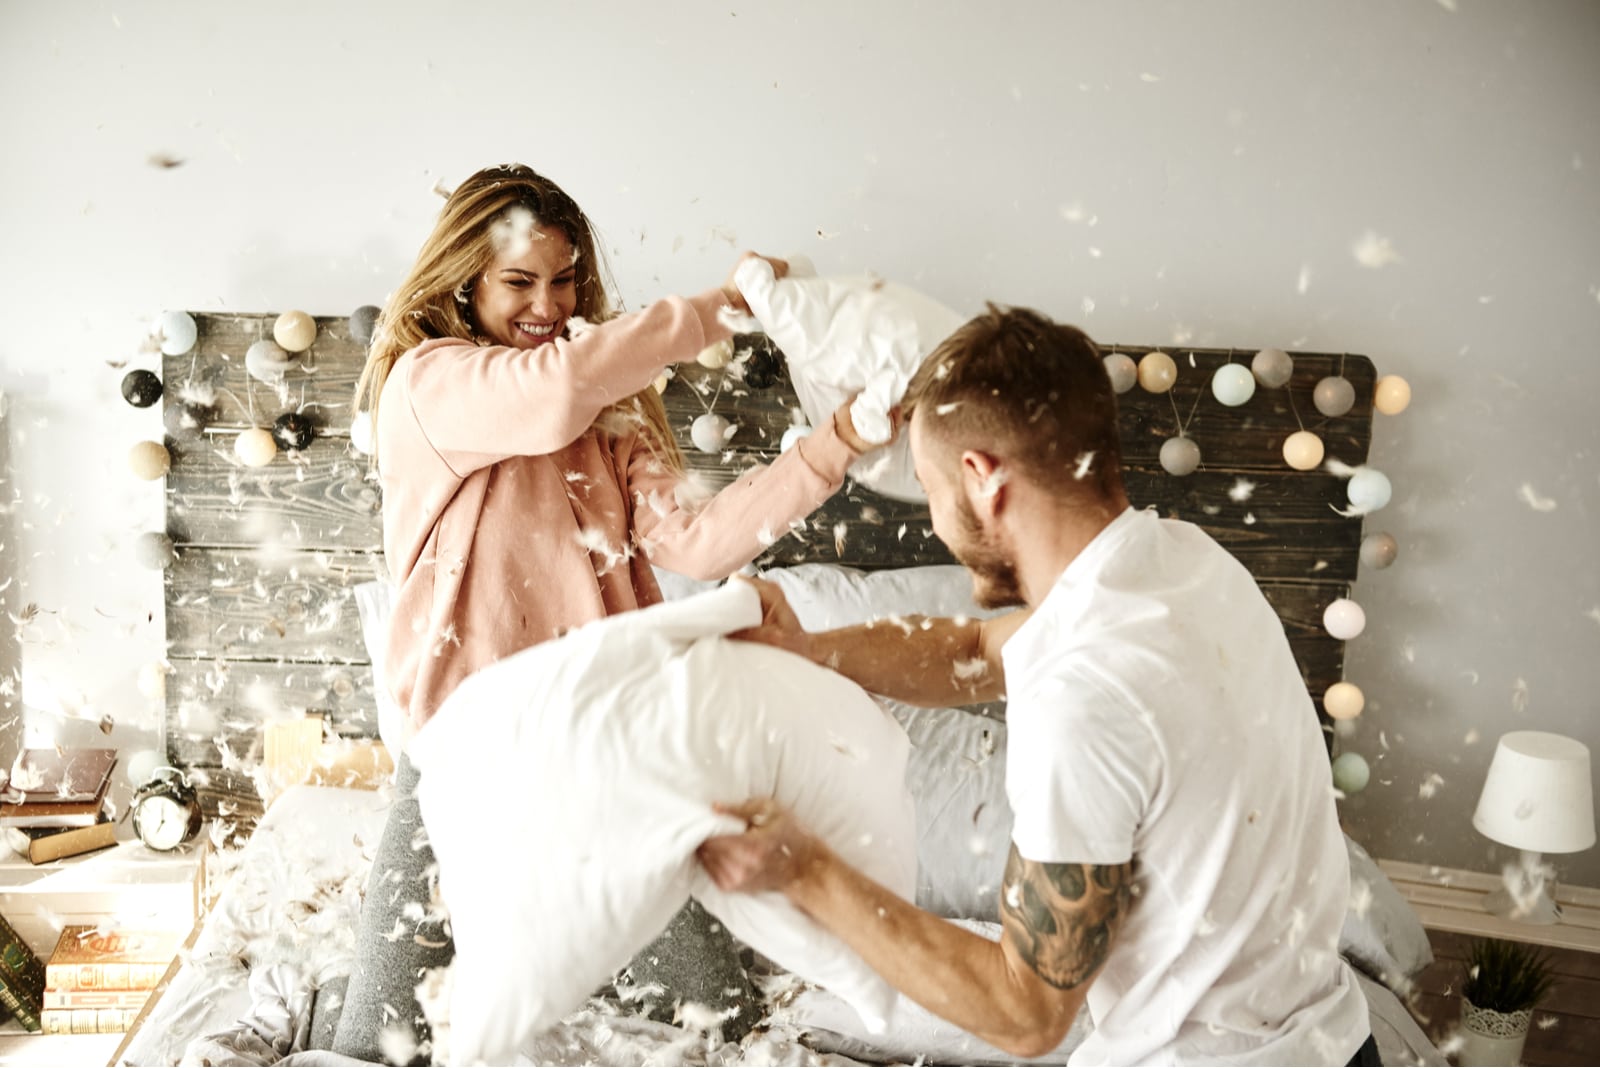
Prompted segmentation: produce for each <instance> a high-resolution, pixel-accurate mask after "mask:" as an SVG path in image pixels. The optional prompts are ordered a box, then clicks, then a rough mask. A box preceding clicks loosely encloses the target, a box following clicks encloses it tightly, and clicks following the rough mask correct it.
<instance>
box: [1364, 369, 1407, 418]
mask: <svg viewBox="0 0 1600 1068" xmlns="http://www.w3.org/2000/svg"><path fill="white" fill-rule="evenodd" d="M1410 404H1411V384H1410V383H1409V382H1407V381H1406V380H1405V379H1403V378H1401V377H1400V376H1399V375H1384V376H1383V377H1382V378H1380V379H1378V384H1377V385H1376V386H1375V387H1374V388H1373V391H1372V406H1373V407H1374V408H1376V409H1378V411H1380V412H1382V413H1383V414H1384V415H1399V414H1400V413H1401V412H1403V411H1405V410H1406V408H1407V407H1409V406H1410Z"/></svg>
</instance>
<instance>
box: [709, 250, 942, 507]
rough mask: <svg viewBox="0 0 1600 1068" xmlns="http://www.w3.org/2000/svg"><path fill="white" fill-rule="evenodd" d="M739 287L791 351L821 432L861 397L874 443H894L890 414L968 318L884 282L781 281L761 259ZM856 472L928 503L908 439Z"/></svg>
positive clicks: (881, 487) (800, 277) (797, 269)
mask: <svg viewBox="0 0 1600 1068" xmlns="http://www.w3.org/2000/svg"><path fill="white" fill-rule="evenodd" d="M734 283H735V284H736V285H737V286H738V287H739V291H740V292H741V293H742V294H744V299H745V302H746V303H747V304H749V305H750V312H751V315H753V316H754V317H755V319H756V321H757V322H758V323H760V325H761V328H762V329H763V330H764V331H765V332H766V334H767V336H768V337H770V338H771V339H772V340H773V341H775V342H776V343H777V345H778V348H780V349H782V350H783V355H784V359H785V361H786V362H787V363H788V365H789V379H790V381H791V382H793V383H794V391H795V395H796V396H797V397H798V398H799V400H800V407H801V408H802V409H804V410H805V413H806V416H807V417H808V418H809V419H810V420H811V424H812V425H813V426H821V425H822V422H823V420H825V419H828V418H829V417H831V415H832V414H833V411H834V409H835V408H837V407H839V405H841V404H843V403H844V402H845V401H846V400H849V398H850V396H851V394H853V393H859V394H860V396H858V397H857V398H856V401H855V403H854V404H853V405H852V406H851V408H850V420H851V422H852V423H854V424H855V428H856V432H857V433H859V434H860V435H861V436H862V437H863V438H864V439H865V440H867V441H874V442H882V441H888V440H889V434H890V430H891V428H890V423H889V409H890V408H892V407H894V406H895V405H896V404H899V403H900V399H901V397H903V396H904V395H905V391H906V385H907V384H908V383H909V382H910V381H911V376H912V375H913V374H915V373H916V371H917V368H918V367H920V366H921V365H922V360H923V358H924V357H925V356H927V355H928V353H929V352H931V351H933V348H934V347H935V346H936V345H938V344H939V342H941V341H943V340H944V339H945V338H946V337H947V336H949V335H950V334H951V333H952V332H953V331H954V330H955V329H956V327H958V326H960V325H961V323H962V321H963V320H962V318H961V316H960V315H958V314H956V313H955V312H953V311H951V310H950V309H949V308H947V307H945V306H944V305H942V304H940V303H939V302H938V301H936V300H933V299H932V298H930V297H927V296H925V295H923V294H921V293H918V292H917V291H916V290H913V289H908V288H907V287H905V286H901V285H896V284H894V283H893V282H885V281H883V280H882V279H877V278H871V277H867V276H861V277H832V278H817V277H808V276H806V272H805V271H804V270H803V269H801V265H799V264H794V263H791V265H790V273H789V275H788V276H787V277H785V278H777V277H775V276H774V274H773V271H772V265H771V264H770V263H768V262H767V261H766V260H763V259H760V258H758V257H754V256H752V257H751V258H749V259H747V260H745V261H744V262H743V263H741V264H740V265H739V268H738V271H737V272H736V273H735V275H734ZM850 473H851V474H852V475H854V476H855V477H856V479H857V480H858V481H860V482H862V483H863V484H865V485H867V486H870V487H872V488H873V489H875V490H877V491H878V492H879V493H882V494H884V495H885V496H888V497H897V498H899V499H900V500H903V501H925V500H927V499H928V497H927V494H926V493H925V492H924V491H923V489H922V486H921V484H920V483H918V482H917V477H916V472H915V470H914V469H913V467H912V463H911V444H910V442H909V440H908V436H907V435H905V434H902V435H900V437H899V439H898V440H897V441H895V443H894V444H893V445H891V446H889V447H888V448H886V449H880V450H878V451H876V452H873V453H871V454H870V455H868V456H865V457H863V458H862V459H860V460H858V461H857V462H856V463H855V465H854V466H853V467H852V468H851V469H850Z"/></svg>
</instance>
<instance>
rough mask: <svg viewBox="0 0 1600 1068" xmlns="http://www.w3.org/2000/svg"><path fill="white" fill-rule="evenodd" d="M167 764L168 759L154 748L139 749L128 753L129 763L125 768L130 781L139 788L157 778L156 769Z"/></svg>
mask: <svg viewBox="0 0 1600 1068" xmlns="http://www.w3.org/2000/svg"><path fill="white" fill-rule="evenodd" d="M165 764H166V760H164V759H163V758H162V756H161V754H160V753H158V752H156V751H155V750H154V749H137V750H135V751H134V752H132V753H129V754H128V763H127V766H126V767H125V768H124V769H123V770H124V773H125V774H126V775H127V776H128V782H129V783H131V784H132V785H133V786H134V787H135V788H137V787H140V786H143V785H144V784H145V783H147V782H149V781H150V780H151V779H153V778H155V775H156V769H157V768H159V767H162V766H164V765H165Z"/></svg>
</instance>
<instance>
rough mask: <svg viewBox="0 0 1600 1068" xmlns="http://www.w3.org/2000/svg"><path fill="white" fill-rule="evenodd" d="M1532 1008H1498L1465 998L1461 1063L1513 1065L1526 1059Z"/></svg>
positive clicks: (1463, 1001)
mask: <svg viewBox="0 0 1600 1068" xmlns="http://www.w3.org/2000/svg"><path fill="white" fill-rule="evenodd" d="M1532 1020H1533V1010H1532V1009H1522V1010H1521V1011H1519V1012H1497V1011H1495V1010H1494V1009H1480V1008H1479V1007H1478V1006H1476V1005H1474V1004H1473V1003H1472V1002H1470V1001H1468V1000H1467V999H1466V998H1462V999H1461V1049H1460V1051H1459V1052H1457V1054H1456V1063H1457V1064H1460V1065H1513V1064H1520V1063H1521V1061H1522V1044H1523V1043H1524V1042H1526V1041H1527V1040H1528V1025H1529V1023H1531V1022H1532Z"/></svg>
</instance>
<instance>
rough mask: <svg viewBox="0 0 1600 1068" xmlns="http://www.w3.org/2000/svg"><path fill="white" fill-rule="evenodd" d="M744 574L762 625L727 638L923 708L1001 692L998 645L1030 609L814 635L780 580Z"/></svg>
mask: <svg viewBox="0 0 1600 1068" xmlns="http://www.w3.org/2000/svg"><path fill="white" fill-rule="evenodd" d="M744 581H747V582H750V583H752V584H753V585H754V586H755V587H756V588H757V589H758V590H759V591H760V593H761V610H762V618H761V625H760V626H758V627H753V628H751V629H749V630H744V631H739V632H738V633H736V634H734V635H733V637H735V638H741V639H744V640H746V641H758V642H765V643H766V644H768V645H776V646H778V647H779V648H783V649H788V650H789V651H790V652H793V653H798V654H800V655H801V656H804V657H806V658H808V659H810V660H812V661H814V662H816V663H818V664H821V665H823V666H824V667H828V668H832V669H833V670H834V671H837V672H838V673H839V674H841V675H843V676H845V677H846V678H848V679H850V680H852V681H853V682H855V683H857V684H858V685H860V686H861V687H862V688H863V689H865V690H868V691H870V692H872V693H875V694H880V695H882V696H884V697H890V698H893V699H894V700H896V701H904V702H905V703H907V704H912V705H921V706H924V707H927V708H942V707H945V706H948V705H968V704H977V703H979V702H983V701H997V700H999V699H1000V698H1001V697H1003V696H1005V671H1004V669H1003V667H1002V666H1001V660H1000V649H1001V647H1002V646H1004V645H1005V643H1006V640H1007V639H1009V638H1010V637H1011V635H1013V634H1015V633H1016V631H1017V628H1018V627H1020V626H1022V624H1023V621H1024V620H1026V619H1027V618H1028V616H1029V614H1030V613H1031V611H1032V610H1031V609H1023V610H1020V611H1016V612H1007V613H1006V614H1005V615H1001V616H995V617H994V618H992V619H935V618H930V617H926V616H893V617H890V618H887V619H881V620H877V621H875V622H872V623H864V624H861V625H859V626H854V627H841V628H839V629H837V630H827V631H820V632H818V633H815V634H813V633H810V632H808V631H806V630H805V629H804V628H802V627H801V626H800V622H799V620H798V619H796V618H795V615H794V610H793V609H792V608H790V607H789V602H788V601H787V600H786V599H785V598H784V595H783V589H782V587H780V586H778V585H777V584H776V583H773V582H766V581H763V580H760V579H745V580H744Z"/></svg>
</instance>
